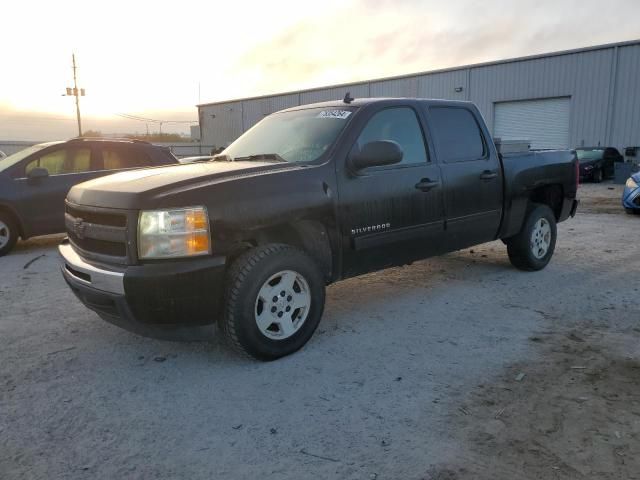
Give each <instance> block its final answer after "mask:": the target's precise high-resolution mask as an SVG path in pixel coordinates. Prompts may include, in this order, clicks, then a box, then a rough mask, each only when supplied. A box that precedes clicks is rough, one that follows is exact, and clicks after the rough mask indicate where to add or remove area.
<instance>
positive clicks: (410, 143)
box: [60, 99, 578, 360]
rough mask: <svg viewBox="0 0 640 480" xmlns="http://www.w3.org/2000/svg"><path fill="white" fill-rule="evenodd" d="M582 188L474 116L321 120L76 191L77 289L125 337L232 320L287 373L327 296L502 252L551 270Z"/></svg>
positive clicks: (293, 123)
mask: <svg viewBox="0 0 640 480" xmlns="http://www.w3.org/2000/svg"><path fill="white" fill-rule="evenodd" d="M349 100H351V101H349ZM577 184H578V162H577V159H576V156H575V153H574V152H573V151H568V150H566V151H549V152H526V153H522V154H512V155H504V156H502V155H499V154H498V153H497V151H496V148H495V146H494V144H493V141H492V139H491V136H490V135H489V131H488V130H487V127H486V126H485V124H484V122H483V120H482V116H481V115H480V112H479V111H478V109H477V108H476V107H475V106H474V105H473V104H472V103H468V102H453V101H443V100H421V99H363V100H355V101H353V100H352V99H345V101H344V102H328V103H322V104H315V105H305V106H300V107H295V108H292V109H289V110H284V111H282V112H278V113H275V114H272V115H270V116H268V117H266V118H265V119H264V120H262V121H261V122H260V123H258V124H257V125H256V126H254V127H253V128H251V129H250V130H249V131H247V132H246V133H245V134H244V135H242V136H241V137H240V138H239V139H238V140H236V141H235V142H234V143H233V144H231V145H230V146H229V147H228V148H227V149H225V150H224V152H223V153H222V154H221V155H219V156H217V157H216V158H214V160H213V161H210V162H204V163H193V164H187V165H178V166H173V167H166V168H159V169H153V170H140V171H137V172H130V173H128V174H116V175H112V176H110V177H105V178H100V179H97V180H92V181H90V182H86V183H83V184H81V185H77V186H75V187H73V188H72V189H71V191H70V192H69V195H68V197H67V212H68V215H67V230H68V233H69V238H68V240H67V241H65V242H63V244H62V245H61V246H60V253H61V255H62V258H63V266H62V273H63V275H64V278H65V279H66V281H67V283H68V284H69V285H70V287H71V289H72V290H73V291H74V292H75V293H76V295H77V296H78V298H79V299H80V300H81V301H82V302H84V304H85V305H86V306H87V307H88V308H90V309H93V310H94V311H96V312H97V313H98V314H99V315H100V316H101V317H103V318H104V319H105V320H108V321H111V322H113V323H115V324H117V325H120V326H123V327H125V328H128V329H130V330H133V331H136V332H139V333H142V334H146V335H155V336H174V335H175V334H176V333H177V334H179V335H181V336H182V337H183V338H184V337H185V336H186V334H187V333H186V332H187V331H188V330H192V331H193V332H195V333H196V334H197V335H199V334H201V333H202V332H203V330H206V328H204V327H205V326H207V325H211V324H214V323H215V322H216V321H217V320H219V322H220V325H221V326H222V330H223V331H224V333H225V335H226V337H227V339H228V340H229V342H230V344H231V345H232V346H234V347H235V348H237V349H238V350H239V351H241V352H244V353H245V354H248V355H251V356H253V357H255V358H258V359H264V360H268V359H274V358H278V357H281V356H283V355H287V354H290V353H292V352H294V351H296V350H297V349H299V348H301V347H302V346H303V345H304V344H305V343H306V342H307V340H309V338H310V337H311V335H312V334H313V332H314V330H315V329H316V327H317V326H318V322H319V321H320V317H321V316H322V311H323V308H324V299H325V285H327V284H329V283H332V282H335V281H338V280H341V279H344V278H348V277H353V276H356V275H360V274H363V273H366V272H371V271H374V270H380V269H383V268H387V267H392V266H396V265H403V264H406V263H410V262H412V261H415V260H418V259H423V258H427V257H430V256H434V255H439V254H443V253H446V252H451V251H454V250H459V249H461V248H466V247H469V246H472V245H476V244H479V243H484V242H489V241H492V240H496V239H502V240H503V241H504V242H505V243H506V245H507V252H508V254H509V258H510V260H511V262H512V263H513V265H515V266H516V267H517V268H520V269H523V270H540V269H542V268H544V267H545V266H546V265H547V263H548V262H549V260H550V259H551V256H552V255H553V251H554V248H555V245H556V223H557V222H562V221H563V220H566V219H567V218H569V217H570V216H572V215H573V214H574V213H575V211H576V207H577V201H576V191H577ZM537 278H538V280H540V277H537ZM535 279H536V277H532V279H531V281H532V282H535V281H536V280H535Z"/></svg>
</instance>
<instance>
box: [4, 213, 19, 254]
mask: <svg viewBox="0 0 640 480" xmlns="http://www.w3.org/2000/svg"><path fill="white" fill-rule="evenodd" d="M17 241H18V226H17V225H16V222H15V221H14V220H13V217H11V216H10V215H8V214H6V213H4V212H0V257H1V256H3V255H6V254H7V253H9V252H10V251H11V250H12V249H13V247H14V246H15V244H16V242H17Z"/></svg>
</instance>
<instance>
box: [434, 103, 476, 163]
mask: <svg viewBox="0 0 640 480" xmlns="http://www.w3.org/2000/svg"><path fill="white" fill-rule="evenodd" d="M429 115H430V117H431V125H430V127H431V133H432V135H433V138H434V142H435V146H436V149H437V150H438V155H439V158H440V160H442V161H443V162H446V163H453V162H466V161H473V160H479V159H481V158H483V157H485V155H486V153H487V149H486V147H485V143H484V140H483V138H482V132H481V131H480V126H479V125H478V122H477V121H476V119H475V117H474V116H473V113H471V111H470V110H467V109H466V108H459V107H432V108H430V109H429Z"/></svg>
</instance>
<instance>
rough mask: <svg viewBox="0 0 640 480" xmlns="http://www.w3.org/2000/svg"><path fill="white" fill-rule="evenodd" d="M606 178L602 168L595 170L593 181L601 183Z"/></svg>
mask: <svg viewBox="0 0 640 480" xmlns="http://www.w3.org/2000/svg"><path fill="white" fill-rule="evenodd" d="M603 178H604V174H603V173H602V169H601V168H599V169H598V170H596V171H595V172H593V183H600V182H602V180H603Z"/></svg>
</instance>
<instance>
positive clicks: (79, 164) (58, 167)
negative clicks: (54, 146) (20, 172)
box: [24, 148, 91, 175]
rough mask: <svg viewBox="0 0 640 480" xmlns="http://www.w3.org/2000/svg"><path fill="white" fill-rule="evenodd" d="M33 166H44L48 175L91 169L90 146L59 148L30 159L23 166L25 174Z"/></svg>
mask: <svg viewBox="0 0 640 480" xmlns="http://www.w3.org/2000/svg"><path fill="white" fill-rule="evenodd" d="M34 168H46V169H47V171H48V172H49V175H62V174H67V173H82V172H89V171H91V149H90V148H61V149H59V150H54V151H52V152H48V153H45V154H44V155H42V156H40V157H38V158H37V159H35V160H32V161H31V162H29V163H28V164H27V166H26V167H25V172H24V173H25V175H27V174H28V173H29V172H30V171H31V170H33V169H34Z"/></svg>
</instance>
